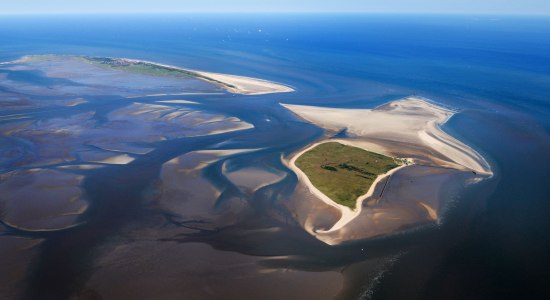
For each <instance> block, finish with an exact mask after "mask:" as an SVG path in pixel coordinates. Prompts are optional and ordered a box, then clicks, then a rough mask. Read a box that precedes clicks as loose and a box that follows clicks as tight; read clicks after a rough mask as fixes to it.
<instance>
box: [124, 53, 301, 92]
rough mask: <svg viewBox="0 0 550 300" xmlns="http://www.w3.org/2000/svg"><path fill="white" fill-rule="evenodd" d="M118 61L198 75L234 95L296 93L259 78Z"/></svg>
mask: <svg viewBox="0 0 550 300" xmlns="http://www.w3.org/2000/svg"><path fill="white" fill-rule="evenodd" d="M118 60H119V61H121V62H124V63H132V64H138V63H143V64H150V65H155V66H159V67H163V68H168V69H173V70H179V71H184V72H189V73H194V74H196V75H198V76H196V78H197V79H200V80H204V81H207V82H209V83H213V84H215V85H217V86H220V87H221V88H223V89H225V90H227V91H229V92H231V93H234V94H242V95H264V94H273V93H288V92H293V91H294V89H293V88H291V87H289V86H286V85H283V84H281V83H276V82H272V81H268V80H263V79H258V78H252V77H245V76H238V75H228V74H221V73H212V72H204V71H199V70H191V69H184V68H179V67H176V66H171V65H165V64H159V63H155V62H150V61H145V60H136V59H127V58H120V59H118Z"/></svg>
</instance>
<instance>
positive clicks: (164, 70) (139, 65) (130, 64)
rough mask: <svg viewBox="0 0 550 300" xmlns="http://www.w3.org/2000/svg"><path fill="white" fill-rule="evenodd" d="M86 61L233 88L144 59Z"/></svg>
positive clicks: (114, 68) (230, 85)
mask: <svg viewBox="0 0 550 300" xmlns="http://www.w3.org/2000/svg"><path fill="white" fill-rule="evenodd" d="M84 59H85V60H87V61H88V62H90V63H92V64H94V65H98V66H101V67H104V68H109V69H113V70H119V71H125V72H131V73H138V74H144V75H149V76H171V77H187V78H198V79H203V80H206V81H210V82H212V83H215V84H219V85H223V86H226V87H229V88H235V86H234V85H232V84H227V83H225V82H221V81H219V80H216V79H213V78H210V77H207V76H204V75H202V74H199V73H197V72H193V71H189V70H184V69H179V68H175V67H170V66H162V65H158V64H155V63H150V62H146V61H133V60H132V61H131V60H127V59H120V58H110V57H84Z"/></svg>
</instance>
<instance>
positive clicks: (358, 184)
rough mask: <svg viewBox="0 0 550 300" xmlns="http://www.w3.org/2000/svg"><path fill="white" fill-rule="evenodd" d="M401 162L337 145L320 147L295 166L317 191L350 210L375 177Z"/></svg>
mask: <svg viewBox="0 0 550 300" xmlns="http://www.w3.org/2000/svg"><path fill="white" fill-rule="evenodd" d="M401 163H402V162H401V161H400V160H396V159H394V158H392V157H388V156H384V155H381V154H378V153H374V152H370V151H366V150H363V149H361V148H357V147H351V146H346V145H343V144H340V143H336V142H329V143H323V144H320V145H318V146H316V147H314V148H313V149H311V150H309V151H307V152H305V153H304V154H302V155H301V156H300V157H299V158H298V159H297V160H296V166H297V167H298V168H300V169H301V170H302V171H303V172H304V173H305V174H306V175H307V177H308V178H309V180H310V181H311V183H312V184H313V185H314V186H315V187H316V188H317V189H319V190H320V191H321V192H323V193H324V194H325V195H327V196H328V197H329V198H330V199H332V200H333V201H335V202H336V203H338V204H341V205H345V206H348V207H350V208H352V209H355V204H356V200H357V198H358V197H359V196H361V195H364V194H365V193H367V191H368V190H369V188H370V186H371V185H372V183H373V182H374V180H375V179H376V177H378V175H380V174H384V173H386V172H388V171H389V170H391V169H393V168H395V167H397V166H399V165H400V164H401Z"/></svg>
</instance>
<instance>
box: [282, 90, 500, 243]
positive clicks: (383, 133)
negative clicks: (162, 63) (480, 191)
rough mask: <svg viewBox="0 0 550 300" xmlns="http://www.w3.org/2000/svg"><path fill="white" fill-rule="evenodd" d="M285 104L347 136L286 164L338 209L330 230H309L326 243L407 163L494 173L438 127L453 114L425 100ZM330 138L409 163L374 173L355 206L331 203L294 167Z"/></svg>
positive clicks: (428, 208) (425, 207) (430, 210)
mask: <svg viewBox="0 0 550 300" xmlns="http://www.w3.org/2000/svg"><path fill="white" fill-rule="evenodd" d="M283 106H284V107H286V108H287V109H289V110H291V111H292V112H294V113H295V114H297V115H298V116H299V117H301V118H303V119H305V120H307V121H309V122H311V123H313V124H315V125H318V126H320V127H322V128H325V129H327V130H331V131H341V130H346V132H347V134H348V136H350V138H346V139H330V140H324V141H321V142H318V143H315V144H313V145H310V146H308V147H307V148H305V149H303V150H302V151H300V152H298V153H296V154H294V155H293V156H292V157H291V158H290V160H289V162H288V165H289V167H290V168H291V169H292V170H293V171H294V172H295V173H296V174H298V177H299V180H300V181H301V182H302V183H303V184H304V185H305V186H306V187H307V189H308V190H309V192H310V193H312V194H313V195H315V196H316V198H318V199H320V200H322V201H323V202H324V203H326V204H327V205H329V206H331V207H334V208H336V209H338V210H339V211H340V213H341V217H340V219H339V220H338V221H337V222H336V223H335V224H334V225H333V226H332V227H331V228H330V229H328V230H320V229H318V230H314V229H311V231H312V233H313V234H316V235H324V234H328V235H330V236H331V239H328V241H327V240H325V241H326V242H328V243H334V240H333V239H332V236H334V233H335V232H338V231H341V230H342V229H345V228H344V227H346V225H348V224H349V223H351V222H352V221H353V220H354V219H356V218H357V217H358V216H359V215H361V214H362V210H363V207H364V203H363V202H364V201H369V199H371V198H373V194H374V192H375V190H377V189H378V188H379V187H378V185H379V183H384V182H387V180H389V177H390V176H391V175H392V174H395V173H397V172H399V171H400V170H402V169H404V168H407V166H409V165H414V164H418V165H423V166H428V167H434V168H441V167H443V168H447V169H454V170H457V171H471V172H472V173H474V174H476V175H479V176H484V177H486V176H487V177H489V176H491V175H492V171H491V168H490V166H489V164H488V163H487V161H486V160H485V159H484V158H483V157H482V156H481V155H480V154H479V153H477V152H476V151H475V150H474V149H472V148H471V147H469V146H467V145H465V144H464V143H462V142H461V141H459V140H457V139H456V138H453V137H452V136H450V135H449V134H447V133H445V132H444V131H443V130H442V129H441V128H440V126H441V125H442V124H444V123H445V122H446V121H447V120H449V118H450V117H451V116H453V115H454V114H455V112H454V111H451V110H449V109H446V108H442V107H440V106H437V105H435V104H433V103H430V102H428V101H426V100H424V99H420V98H416V97H409V98H405V99H402V100H398V101H394V102H390V103H388V104H385V105H383V106H380V107H377V108H375V109H338V108H324V107H312V106H301V105H286V104H283ZM328 141H331V142H339V143H342V144H346V145H350V146H354V147H359V148H363V149H366V150H369V151H373V152H378V153H381V154H384V155H387V156H392V157H399V158H408V161H409V164H405V165H402V166H400V167H398V168H395V169H392V170H390V171H389V172H388V173H386V174H383V175H380V176H378V178H377V179H376V180H375V182H374V183H373V184H372V186H371V187H370V189H369V191H368V192H367V193H366V194H365V195H362V196H360V197H359V198H358V199H357V204H356V208H355V209H353V210H352V209H350V208H349V207H346V206H343V205H339V204H337V203H335V202H334V201H332V199H330V198H329V197H328V196H326V195H325V194H323V193H322V192H321V191H319V190H318V189H317V188H316V187H315V186H313V184H311V182H310V180H309V179H308V177H307V176H306V175H305V174H304V173H303V172H302V171H301V170H300V169H299V168H298V167H297V166H296V165H295V162H296V160H297V159H298V158H299V157H300V156H301V155H302V154H303V153H305V152H306V151H308V150H310V149H312V148H314V147H316V146H317V145H319V144H321V143H324V142H328ZM369 203H370V202H369ZM416 206H417V207H420V208H422V209H423V210H424V211H425V212H426V214H427V217H428V218H429V219H432V220H433V219H436V218H437V211H436V210H435V209H433V208H432V207H431V206H430V205H428V204H426V203H423V202H417V203H416ZM313 231H314V232H313ZM339 241H342V239H341V237H339Z"/></svg>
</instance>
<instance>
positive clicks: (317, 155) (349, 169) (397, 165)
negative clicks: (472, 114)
mask: <svg viewBox="0 0 550 300" xmlns="http://www.w3.org/2000/svg"><path fill="white" fill-rule="evenodd" d="M282 105H283V106H284V107H285V108H287V109H289V110H290V111H292V112H293V113H294V114H295V115H296V116H298V117H299V118H300V119H302V120H303V121H305V122H308V123H312V124H314V125H317V126H319V127H321V128H323V129H325V136H324V138H322V139H321V140H319V141H316V142H314V143H313V144H310V145H308V146H306V147H305V148H303V149H301V150H299V151H298V152H296V153H294V154H293V155H291V156H290V158H289V159H288V160H287V163H288V166H289V167H290V168H291V169H292V170H293V171H294V172H295V173H296V174H297V175H298V181H299V186H298V188H297V191H296V192H295V196H294V198H293V201H290V202H289V204H288V206H287V207H289V209H290V210H291V211H293V213H294V215H295V216H296V219H297V220H298V222H300V223H301V224H302V226H303V227H304V228H305V229H306V230H307V231H308V232H310V233H311V234H313V235H315V236H316V237H317V238H319V239H320V240H323V241H324V242H326V243H329V244H338V243H341V242H343V241H349V240H355V239H359V238H368V237H373V236H378V235H385V234H388V233H391V232H395V230H397V229H400V228H407V227H408V226H413V225H416V224H419V223H423V222H428V221H429V222H433V221H437V220H438V218H439V215H440V213H441V210H442V209H443V208H444V204H445V203H443V201H450V200H449V199H450V198H449V197H447V196H445V197H444V194H445V191H446V189H447V188H448V187H449V186H450V185H451V184H456V183H457V182H458V183H460V182H463V184H471V183H476V182H479V181H480V180H483V179H484V178H489V177H491V176H492V174H493V173H492V170H491V167H490V165H489V164H488V162H487V160H486V159H485V158H484V157H483V156H482V155H481V154H479V152H477V151H476V150H474V149H473V148H472V147H470V146H468V145H466V144H465V143H463V142H462V141H460V140H458V139H456V138H455V137H453V136H451V135H449V134H448V133H447V132H445V131H444V130H443V129H442V128H441V127H442V125H443V124H445V123H446V122H447V121H448V120H449V119H450V118H451V117H452V116H453V115H455V114H456V113H457V110H454V109H452V108H448V107H444V106H442V105H440V104H436V103H435V102H433V101H431V100H429V99H426V98H421V97H416V96H414V97H407V98H403V99H400V100H396V101H392V102H389V103H387V104H384V105H381V106H378V107H376V108H374V109H349V108H330V107H314V106H304V105H290V104H282ZM342 133H344V134H342ZM310 195H312V196H313V197H314V199H312V198H311V197H310ZM315 200H317V201H319V200H320V201H321V202H320V203H321V204H319V202H315ZM304 203H306V204H304Z"/></svg>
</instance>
